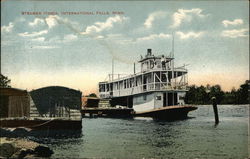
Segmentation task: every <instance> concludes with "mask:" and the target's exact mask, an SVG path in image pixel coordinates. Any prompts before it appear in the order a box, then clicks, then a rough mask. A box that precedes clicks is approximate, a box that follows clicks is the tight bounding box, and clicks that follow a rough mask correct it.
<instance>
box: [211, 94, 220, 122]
mask: <svg viewBox="0 0 250 159" xmlns="http://www.w3.org/2000/svg"><path fill="white" fill-rule="evenodd" d="M212 101H213V109H214V118H215V124H216V125H217V124H219V115H218V109H217V102H216V98H215V97H213V98H212Z"/></svg>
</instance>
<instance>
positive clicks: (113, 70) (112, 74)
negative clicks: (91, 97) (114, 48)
mask: <svg viewBox="0 0 250 159" xmlns="http://www.w3.org/2000/svg"><path fill="white" fill-rule="evenodd" d="M113 80H114V57H112V81H113Z"/></svg>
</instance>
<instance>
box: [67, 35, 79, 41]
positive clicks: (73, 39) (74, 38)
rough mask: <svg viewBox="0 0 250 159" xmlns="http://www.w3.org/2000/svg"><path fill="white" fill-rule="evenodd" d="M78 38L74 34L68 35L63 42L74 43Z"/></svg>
mask: <svg viewBox="0 0 250 159" xmlns="http://www.w3.org/2000/svg"><path fill="white" fill-rule="evenodd" d="M77 38H78V37H77V36H76V35H74V34H68V35H65V36H64V39H63V42H72V41H75V40H77Z"/></svg>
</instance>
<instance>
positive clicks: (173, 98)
mask: <svg viewBox="0 0 250 159" xmlns="http://www.w3.org/2000/svg"><path fill="white" fill-rule="evenodd" d="M172 38H173V39H172V58H173V59H172V79H174V32H172ZM173 81H174V80H172V89H173V105H174V87H173ZM175 84H176V83H175Z"/></svg>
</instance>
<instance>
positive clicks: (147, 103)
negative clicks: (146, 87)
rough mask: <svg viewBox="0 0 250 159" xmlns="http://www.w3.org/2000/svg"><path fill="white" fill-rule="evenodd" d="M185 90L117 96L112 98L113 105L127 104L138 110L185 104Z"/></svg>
mask: <svg viewBox="0 0 250 159" xmlns="http://www.w3.org/2000/svg"><path fill="white" fill-rule="evenodd" d="M184 97H185V92H184V91H183V92H182V91H178V92H177V91H168V92H148V93H143V94H137V95H133V96H126V97H117V98H112V99H111V100H110V104H111V106H126V107H128V108H133V109H134V110H135V111H136V112H142V111H146V110H152V109H158V108H163V107H167V106H174V105H184Z"/></svg>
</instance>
